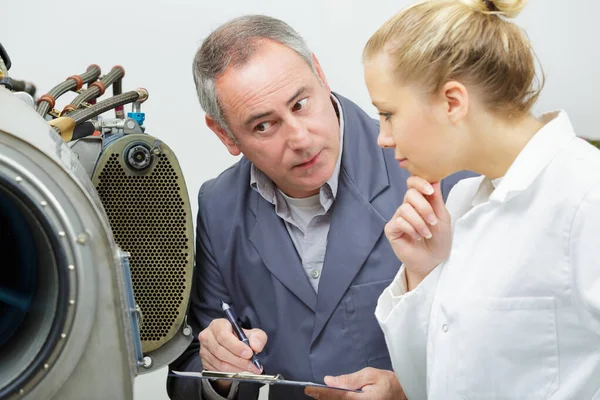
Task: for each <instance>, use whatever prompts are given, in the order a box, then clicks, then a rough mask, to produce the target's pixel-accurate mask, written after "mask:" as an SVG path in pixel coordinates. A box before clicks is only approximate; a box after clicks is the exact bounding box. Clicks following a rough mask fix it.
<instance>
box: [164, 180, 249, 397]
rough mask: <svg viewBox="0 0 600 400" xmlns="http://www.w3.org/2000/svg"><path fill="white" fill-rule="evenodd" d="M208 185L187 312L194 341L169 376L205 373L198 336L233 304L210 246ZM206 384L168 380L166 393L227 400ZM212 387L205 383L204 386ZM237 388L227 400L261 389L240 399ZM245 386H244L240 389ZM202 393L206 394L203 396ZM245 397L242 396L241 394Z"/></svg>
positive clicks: (202, 196) (200, 200)
mask: <svg viewBox="0 0 600 400" xmlns="http://www.w3.org/2000/svg"><path fill="white" fill-rule="evenodd" d="M206 186H207V185H206V184H203V185H202V187H201V188H200V192H199V194H198V216H197V221H196V223H197V227H196V249H195V251H196V254H195V257H196V266H195V269H194V278H193V279H194V281H193V283H192V292H191V296H190V305H189V311H188V323H189V325H190V326H191V327H192V331H193V335H194V339H193V340H192V342H191V343H190V346H189V347H188V348H187V349H186V351H185V352H184V353H183V354H182V355H181V356H180V357H179V358H178V359H177V360H175V361H174V362H172V363H171V364H170V365H169V372H170V371H172V370H175V371H193V372H200V371H202V361H201V359H200V355H199V352H200V343H199V341H198V334H199V333H200V332H201V331H202V330H204V329H205V328H206V327H208V325H209V324H210V322H211V321H212V320H213V319H215V318H223V313H222V311H221V306H220V302H221V300H223V301H225V302H231V297H230V296H229V293H228V291H227V288H226V285H225V282H224V280H223V277H222V275H221V273H220V271H219V266H218V264H217V261H216V259H215V253H214V250H213V245H212V243H211V235H210V226H209V221H208V215H209V213H210V210H207V204H206V203H207V202H206V201H205V200H204V199H205V196H206V192H205V191H206ZM202 382H204V380H201V379H191V378H177V377H171V376H169V377H168V378H167V393H168V395H169V398H171V399H172V400H196V399H204V400H213V399H219V398H221V399H224V398H223V397H220V396H218V395H216V393H214V391H211V390H210V388H208V387H204V388H203V387H202V386H203V383H202ZM206 384H208V385H210V383H208V382H206V383H205V384H204V385H206ZM237 386H238V385H234V386H232V393H230V396H228V397H227V398H228V399H231V398H238V399H240V400H255V399H258V387H256V388H255V390H254V389H252V388H250V390H249V388H243V389H244V390H241V391H240V393H239V395H238V396H236V397H234V396H232V395H234V394H235V392H236V391H237V390H238V387H237ZM240 386H245V385H240ZM203 393H205V394H204V395H203ZM242 393H243V394H242Z"/></svg>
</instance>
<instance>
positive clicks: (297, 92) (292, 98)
mask: <svg viewBox="0 0 600 400" xmlns="http://www.w3.org/2000/svg"><path fill="white" fill-rule="evenodd" d="M307 90H308V88H307V87H306V86H302V87H301V88H299V89H298V90H296V93H294V95H293V96H292V97H290V99H289V100H288V102H287V105H288V107H289V106H291V105H292V103H293V102H294V101H295V100H296V99H297V98H298V96H300V95H301V94H302V93H304V92H306V91H307Z"/></svg>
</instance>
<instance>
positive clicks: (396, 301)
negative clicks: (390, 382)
mask: <svg viewBox="0 0 600 400" xmlns="http://www.w3.org/2000/svg"><path fill="white" fill-rule="evenodd" d="M441 270H442V266H438V267H437V268H435V269H434V270H433V271H432V272H431V273H430V274H429V275H427V277H426V278H425V279H424V280H423V281H422V282H421V283H420V284H419V285H418V286H417V287H416V288H414V289H413V290H411V291H410V292H407V287H406V270H405V268H404V266H402V267H401V268H400V271H399V272H398V275H396V278H395V279H394V280H393V281H392V283H391V285H390V286H389V287H388V288H387V289H385V290H384V292H383V293H382V294H381V296H380V297H379V300H378V303H377V308H376V310H375V316H376V317H377V320H378V322H379V325H380V326H381V329H382V330H383V333H384V335H385V340H386V344H387V347H388V351H389V352H390V357H391V359H392V366H393V368H394V371H395V372H396V375H397V376H398V380H399V381H400V384H401V385H402V388H403V389H404V393H405V394H406V396H407V397H408V398H409V399H426V398H427V334H428V330H429V316H430V314H431V306H432V303H433V298H434V295H435V291H436V288H437V284H438V281H439V277H440V273H441Z"/></svg>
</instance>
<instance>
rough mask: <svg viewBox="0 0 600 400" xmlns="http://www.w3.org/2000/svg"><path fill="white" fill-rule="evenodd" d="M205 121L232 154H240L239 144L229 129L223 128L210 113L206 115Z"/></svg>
mask: <svg viewBox="0 0 600 400" xmlns="http://www.w3.org/2000/svg"><path fill="white" fill-rule="evenodd" d="M205 121H206V126H208V127H209V128H210V130H211V131H213V132H214V133H215V134H216V135H217V136H218V138H219V139H220V140H221V142H223V144H224V145H225V147H227V150H229V153H230V154H231V155H232V156H239V155H240V153H241V151H240V149H239V147H238V145H237V144H236V143H235V142H234V141H233V139H232V138H231V137H230V136H229V134H228V133H227V131H226V130H225V129H223V127H222V126H221V125H220V124H219V123H218V122H217V121H215V120H214V119H212V118H211V117H210V116H208V115H207V116H206V117H205Z"/></svg>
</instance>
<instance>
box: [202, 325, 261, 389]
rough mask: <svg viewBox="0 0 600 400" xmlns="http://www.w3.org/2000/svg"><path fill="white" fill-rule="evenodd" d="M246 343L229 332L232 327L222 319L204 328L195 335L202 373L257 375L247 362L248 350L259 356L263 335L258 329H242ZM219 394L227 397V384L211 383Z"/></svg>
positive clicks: (252, 365)
mask: <svg viewBox="0 0 600 400" xmlns="http://www.w3.org/2000/svg"><path fill="white" fill-rule="evenodd" d="M244 333H245V334H246V336H247V337H248V340H249V341H250V347H251V348H252V349H250V347H248V346H246V345H245V344H244V343H243V342H242V341H241V340H240V339H238V337H237V336H236V335H235V333H234V332H233V327H232V326H231V324H230V323H229V321H227V320H226V319H224V318H219V319H215V320H213V321H212V322H211V323H210V325H209V326H208V328H206V329H204V330H203V331H202V332H200V334H199V335H198V341H199V342H200V358H201V359H202V366H203V368H204V369H207V370H211V371H222V372H247V371H250V372H252V373H254V374H260V373H262V371H260V370H259V369H257V368H256V367H255V366H254V364H252V361H250V359H251V358H252V350H254V352H255V353H257V354H258V353H260V352H261V351H262V349H263V348H264V347H265V344H267V334H266V333H265V332H264V331H261V330H260V329H249V330H248V329H244ZM212 383H213V384H214V385H213V386H214V387H215V389H216V390H217V391H218V392H219V393H227V392H228V391H229V388H230V387H231V381H223V380H217V381H212Z"/></svg>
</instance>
